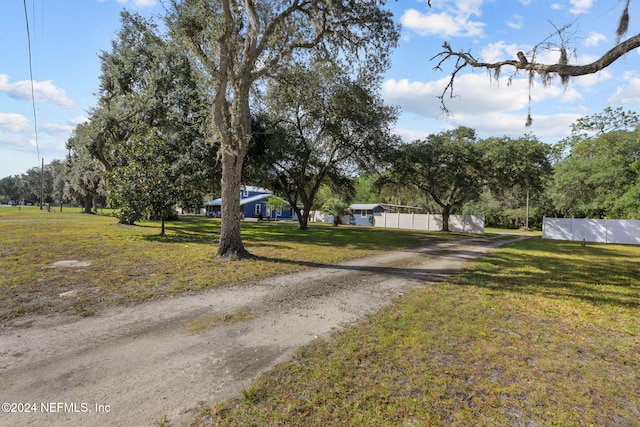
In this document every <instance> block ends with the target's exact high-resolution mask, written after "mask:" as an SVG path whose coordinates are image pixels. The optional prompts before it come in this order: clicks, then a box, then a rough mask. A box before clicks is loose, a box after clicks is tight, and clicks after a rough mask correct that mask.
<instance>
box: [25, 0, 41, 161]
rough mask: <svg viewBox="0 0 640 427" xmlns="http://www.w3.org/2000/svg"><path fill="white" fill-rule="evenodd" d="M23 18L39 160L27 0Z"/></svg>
mask: <svg viewBox="0 0 640 427" xmlns="http://www.w3.org/2000/svg"><path fill="white" fill-rule="evenodd" d="M22 4H23V5H24V19H25V22H26V24H27V46H28V50H29V77H30V79H31V105H32V106H33V128H34V130H35V133H36V152H37V153H38V162H40V145H39V144H38V118H37V116H36V96H35V90H34V88H33V65H32V61H31V34H30V31H29V14H28V13H27V0H23V1H22Z"/></svg>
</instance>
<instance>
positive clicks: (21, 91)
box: [0, 74, 74, 108]
mask: <svg viewBox="0 0 640 427" xmlns="http://www.w3.org/2000/svg"><path fill="white" fill-rule="evenodd" d="M0 92H4V93H6V94H7V95H9V96H10V97H12V98H15V99H24V100H31V94H32V92H31V81H30V80H22V81H19V82H15V83H9V76H8V75H6V74H0ZM33 95H34V98H35V100H36V102H49V103H51V104H56V105H59V106H61V107H65V108H70V107H73V106H74V104H73V101H72V100H70V99H69V98H67V96H66V95H65V93H64V90H63V89H60V88H58V87H56V85H54V84H53V82H52V81H51V80H45V81H41V82H37V81H34V82H33Z"/></svg>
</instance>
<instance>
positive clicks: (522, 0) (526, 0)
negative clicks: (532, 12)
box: [520, 0, 531, 6]
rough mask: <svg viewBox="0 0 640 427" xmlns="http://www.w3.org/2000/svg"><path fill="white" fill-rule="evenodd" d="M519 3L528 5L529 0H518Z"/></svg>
mask: <svg viewBox="0 0 640 427" xmlns="http://www.w3.org/2000/svg"><path fill="white" fill-rule="evenodd" d="M520 3H522V4H523V5H524V6H529V4H530V3H531V0H520Z"/></svg>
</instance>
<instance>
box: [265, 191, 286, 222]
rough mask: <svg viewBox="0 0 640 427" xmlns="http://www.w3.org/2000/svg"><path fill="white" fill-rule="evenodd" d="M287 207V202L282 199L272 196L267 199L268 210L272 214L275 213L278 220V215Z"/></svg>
mask: <svg viewBox="0 0 640 427" xmlns="http://www.w3.org/2000/svg"><path fill="white" fill-rule="evenodd" d="M286 207H287V202H285V201H284V200H282V199H281V198H280V197H276V196H271V197H269V198H268V199H267V208H268V209H269V210H270V211H272V212H273V211H275V213H276V219H278V215H279V214H281V213H282V211H283V210H284V209H285V208H286Z"/></svg>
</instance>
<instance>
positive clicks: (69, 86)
mask: <svg viewBox="0 0 640 427" xmlns="http://www.w3.org/2000/svg"><path fill="white" fill-rule="evenodd" d="M623 3H624V2H623V1H619V0H614V1H611V0H555V1H553V0H552V1H543V0H508V1H506V0H503V1H498V0H432V4H433V7H432V8H431V9H429V8H428V7H427V4H426V1H425V0H399V1H397V2H394V1H391V2H389V7H391V9H392V10H393V12H394V16H395V19H396V20H397V21H398V22H399V23H401V24H402V26H403V29H402V38H401V41H400V46H399V47H398V48H397V49H396V50H395V51H394V53H393V56H392V66H391V69H390V70H389V71H388V72H387V73H386V75H385V78H384V82H383V85H382V88H381V91H382V95H383V97H384V99H385V100H386V102H387V103H388V104H390V105H397V106H399V107H400V109H401V111H402V112H401V115H400V118H399V120H398V122H397V123H396V132H397V133H398V134H400V135H401V136H402V137H403V138H404V139H405V140H413V139H416V138H422V137H424V136H426V135H428V134H430V133H438V132H441V131H443V130H446V129H451V128H454V127H456V126H458V125H464V126H469V127H472V128H474V129H476V131H477V132H478V134H479V136H480V137H483V138H484V137H489V136H503V135H507V136H512V137H519V136H522V135H524V134H526V133H532V134H533V135H535V136H537V137H538V138H540V139H541V140H543V141H545V142H549V143H554V142H556V141H558V140H560V139H562V138H563V137H565V136H567V135H568V134H569V132H570V125H571V124H572V123H573V122H575V120H576V119H577V118H579V117H580V116H582V115H590V114H595V113H599V112H601V111H602V110H603V109H604V108H605V107H607V106H612V107H618V106H622V107H623V108H624V109H625V110H633V111H637V110H638V105H639V104H640V67H639V65H640V56H639V55H638V53H639V52H638V50H636V51H634V52H631V53H629V54H627V55H626V56H625V57H623V58H621V59H619V60H618V61H617V62H616V63H614V64H613V65H612V66H610V67H609V68H608V69H606V70H604V71H602V72H600V73H598V74H596V75H591V76H585V77H581V78H578V79H574V80H572V81H571V83H570V85H569V86H568V87H567V88H564V87H562V85H560V83H559V82H558V81H557V80H556V81H554V82H552V83H551V84H549V85H547V86H546V87H545V86H544V85H543V84H542V83H541V82H540V81H539V80H536V81H535V82H534V86H533V88H532V89H531V91H530V90H529V85H528V79H527V77H526V76H513V75H512V73H511V70H509V69H507V68H505V69H504V70H503V72H502V76H501V78H500V80H499V81H496V80H494V79H492V78H491V77H490V76H489V75H488V74H487V72H486V71H482V70H476V71H472V70H469V71H465V74H461V75H459V76H458V77H457V79H456V81H455V93H454V95H455V96H456V97H455V98H454V99H447V106H448V108H449V110H450V111H451V112H452V113H453V116H452V117H445V116H443V115H442V112H441V110H440V104H439V100H438V99H437V96H439V95H441V94H442V90H443V88H444V86H445V85H446V83H447V81H448V77H449V74H448V73H449V72H450V71H451V70H452V67H453V64H449V65H448V66H447V64H445V65H444V68H443V71H437V70H433V68H434V66H435V65H436V63H435V62H434V61H430V59H431V58H432V57H433V56H434V55H436V54H437V53H438V52H440V51H441V46H442V43H443V42H444V41H448V42H449V43H450V44H451V46H452V47H453V48H454V49H461V50H471V51H472V53H473V54H474V56H475V57H477V58H481V59H483V60H485V61H495V60H504V59H511V58H513V59H515V57H516V52H517V51H523V52H525V53H526V54H527V55H528V56H530V54H531V52H532V49H533V47H534V46H535V45H537V44H538V43H540V42H542V41H544V40H545V39H547V37H548V36H549V35H551V34H552V33H553V32H554V30H555V28H556V27H562V26H563V25H565V24H569V23H572V27H571V29H570V30H569V32H568V33H567V34H566V37H568V40H569V46H570V53H572V55H571V56H570V61H571V62H572V63H579V64H585V63H589V62H591V61H593V60H594V59H596V58H598V57H599V56H601V55H602V54H603V53H604V52H606V51H607V50H609V49H610V48H611V47H613V45H614V44H615V28H616V26H617V19H618V17H619V16H620V13H621V10H622V7H623ZM638 3H639V2H631V10H630V15H631V23H630V27H629V34H636V33H638V28H640V13H638V12H640V5H638ZM26 4H27V14H28V18H29V27H30V30H31V31H30V34H31V54H32V64H33V81H34V94H35V100H36V105H35V109H36V120H37V129H38V132H37V144H36V132H35V130H34V128H35V126H34V114H33V105H32V103H31V84H30V75H29V56H28V43H27V31H26V22H25V11H24V3H23V1H21V0H3V11H2V14H0V34H1V37H0V177H4V176H8V175H15V174H20V173H24V172H25V171H26V170H27V169H28V168H31V167H35V166H38V165H39V164H40V159H41V158H44V160H45V163H48V162H50V161H51V160H53V159H63V158H64V157H65V155H66V150H65V148H64V145H65V142H66V140H67V139H68V138H69V136H70V134H71V132H72V130H73V129H74V128H75V126H76V125H77V124H78V123H80V122H82V121H84V120H86V118H87V117H88V115H89V114H88V111H89V109H90V108H91V107H92V106H94V105H95V103H96V98H95V95H94V93H95V92H96V91H97V88H98V77H99V75H100V61H99V58H98V55H99V52H100V51H103V50H107V51H108V50H109V49H110V43H111V40H112V39H113V38H114V37H115V33H116V31H117V30H118V29H119V28H120V21H119V12H120V11H121V10H122V9H123V8H127V9H129V10H131V11H135V12H139V13H141V14H143V15H145V16H149V15H154V14H160V13H162V12H163V7H162V5H161V2H160V1H158V0H56V1H55V2H53V1H50V0H49V1H48V0H26ZM549 41H551V42H557V41H558V39H557V38H552V39H550V40H549ZM574 52H575V55H574V54H573V53H574ZM538 55H539V58H541V59H543V60H544V59H548V61H551V62H555V61H557V58H558V55H559V54H558V52H557V50H551V51H544V50H539V51H538ZM510 78H511V81H509V79H510ZM529 97H531V99H532V103H531V109H532V115H533V120H534V122H533V126H531V127H529V128H527V127H525V121H526V117H527V109H528V100H529ZM38 152H39V155H40V157H38Z"/></svg>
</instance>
